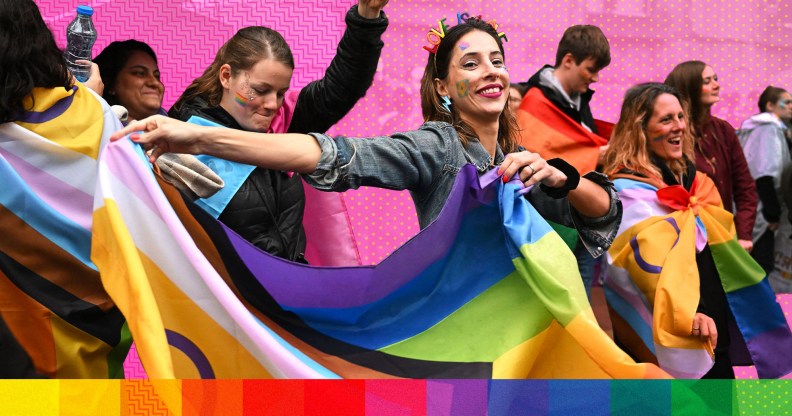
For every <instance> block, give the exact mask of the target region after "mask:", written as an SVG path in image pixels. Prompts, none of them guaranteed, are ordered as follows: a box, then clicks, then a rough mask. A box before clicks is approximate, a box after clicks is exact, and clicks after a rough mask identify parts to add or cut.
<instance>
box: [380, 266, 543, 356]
mask: <svg viewBox="0 0 792 416" xmlns="http://www.w3.org/2000/svg"><path fill="white" fill-rule="evenodd" d="M551 321H552V317H551V316H550V314H549V313H548V312H547V310H546V309H545V308H544V307H543V306H542V304H541V302H539V299H538V298H537V297H536V296H535V295H534V294H533V293H532V292H531V291H530V289H529V288H528V286H526V284H525V282H524V281H523V279H522V278H521V277H520V276H519V275H518V274H517V273H516V272H514V273H511V274H509V275H508V276H506V277H505V278H504V279H503V280H501V281H500V282H498V283H496V284H494V285H493V286H492V287H490V288H489V289H487V290H486V291H484V292H482V293H481V294H480V295H479V296H477V297H475V298H474V299H472V300H471V301H470V302H468V303H467V304H465V305H464V306H462V307H461V308H459V309H458V310H457V311H455V312H454V313H452V314H451V315H449V316H448V317H446V318H445V319H443V320H442V321H440V322H438V323H437V324H436V325H434V326H433V327H431V328H429V329H427V330H426V331H424V332H422V333H420V334H418V335H416V336H414V337H412V338H409V339H406V340H404V341H401V342H398V343H396V344H393V345H390V346H387V347H385V348H381V349H380V351H383V352H386V353H388V354H393V355H396V356H400V357H408V358H416V359H427V358H428V357H430V356H431V357H432V359H433V360H439V361H453V362H487V361H494V360H495V359H497V358H498V357H500V356H501V355H502V354H504V353H505V352H507V351H509V350H511V349H512V348H513V347H515V346H517V345H519V344H521V343H522V342H524V341H526V340H529V339H531V338H533V337H534V336H536V335H537V334H538V333H540V332H541V331H544V330H545V329H547V327H548V326H549V325H550V322H551ZM515 322H520V325H519V326H517V325H515ZM472 333H475V334H477V340H478V342H477V343H476V344H475V345H474V344H471V343H470V340H469V337H470V334H472ZM452 344H470V346H471V347H470V348H469V349H467V350H465V351H458V352H456V353H454V351H450V350H449V349H448V345H452Z"/></svg>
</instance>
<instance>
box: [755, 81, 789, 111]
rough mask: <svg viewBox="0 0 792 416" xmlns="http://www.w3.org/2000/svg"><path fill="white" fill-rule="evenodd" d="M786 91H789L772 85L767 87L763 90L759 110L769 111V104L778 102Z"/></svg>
mask: <svg viewBox="0 0 792 416" xmlns="http://www.w3.org/2000/svg"><path fill="white" fill-rule="evenodd" d="M785 92H787V91H786V90H785V89H783V88H778V87H774V86H772V85H769V86H768V87H767V88H765V89H764V91H762V95H760V96H759V112H760V113H764V112H766V111H768V110H767V104H770V103H777V102H778V100H780V99H781V96H782V95H784V93H785Z"/></svg>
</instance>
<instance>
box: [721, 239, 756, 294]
mask: <svg viewBox="0 0 792 416" xmlns="http://www.w3.org/2000/svg"><path fill="white" fill-rule="evenodd" d="M710 250H712V258H713V259H715V267H717V269H718V274H720V276H721V281H723V289H724V290H725V291H726V293H730V292H734V291H735V290H740V289H742V288H744V287H748V286H752V285H755V284H757V283H759V282H761V281H762V279H764V278H765V272H764V270H762V267H761V266H759V264H757V263H756V261H754V259H753V258H752V257H751V255H750V254H748V252H747V251H745V250H744V249H743V248H742V246H740V244H739V243H738V242H737V240H729V241H727V242H725V243H723V244H713V245H710Z"/></svg>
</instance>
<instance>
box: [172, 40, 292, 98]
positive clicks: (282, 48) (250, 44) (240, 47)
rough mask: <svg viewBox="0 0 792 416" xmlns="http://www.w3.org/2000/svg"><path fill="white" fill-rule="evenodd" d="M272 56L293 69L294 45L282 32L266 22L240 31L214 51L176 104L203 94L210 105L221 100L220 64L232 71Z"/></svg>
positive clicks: (236, 72)
mask: <svg viewBox="0 0 792 416" xmlns="http://www.w3.org/2000/svg"><path fill="white" fill-rule="evenodd" d="M268 58H272V59H274V60H276V61H278V62H280V63H282V64H284V65H286V66H287V67H289V68H291V69H294V57H293V56H292V53H291V49H290V48H289V45H288V44H287V43H286V40H285V39H283V36H281V34H280V33H278V32H276V31H274V30H272V29H270V28H267V27H263V26H249V27H245V28H242V29H239V31H238V32H237V33H236V34H235V35H234V36H233V37H232V38H231V39H229V40H228V42H226V43H225V44H224V45H223V46H222V47H221V48H220V50H219V51H217V55H215V59H214V61H213V62H212V64H211V65H209V67H208V68H206V70H205V71H204V73H203V75H201V76H200V77H198V78H196V79H195V80H194V81H193V82H192V83H191V84H190V86H189V87H187V89H186V90H185V91H184V93H183V94H182V95H181V97H179V99H178V100H177V101H176V103H175V104H174V105H173V109H175V110H176V111H179V108H180V107H181V106H182V104H184V103H185V102H187V101H189V100H190V99H192V98H194V97H198V96H201V97H203V98H204V99H205V100H206V102H207V103H209V105H211V106H217V105H219V104H220V99H221V98H222V97H223V86H222V85H221V84H220V79H219V75H218V74H219V73H220V67H222V66H223V65H225V64H228V65H229V66H231V73H232V74H233V75H237V74H239V72H240V71H247V70H249V69H250V68H252V67H253V66H254V65H256V63H258V62H259V61H261V60H262V59H268Z"/></svg>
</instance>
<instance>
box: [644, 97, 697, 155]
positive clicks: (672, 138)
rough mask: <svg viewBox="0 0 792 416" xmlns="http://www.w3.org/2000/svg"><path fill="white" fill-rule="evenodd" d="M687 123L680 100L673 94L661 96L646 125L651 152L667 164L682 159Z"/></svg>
mask: <svg viewBox="0 0 792 416" xmlns="http://www.w3.org/2000/svg"><path fill="white" fill-rule="evenodd" d="M686 122H687V121H686V119H685V112H684V110H683V109H682V105H681V104H680V103H679V100H678V99H677V98H676V97H674V96H673V95H671V94H661V95H659V96H658V97H657V99H656V100H655V103H654V111H653V112H652V116H651V117H650V118H649V121H648V122H647V123H646V132H645V133H646V139H647V141H648V145H649V151H651V152H652V153H653V154H654V155H656V156H657V157H659V158H660V159H663V160H664V161H666V162H668V161H671V160H679V159H681V158H682V155H683V151H682V138H683V136H682V133H683V132H684V131H685V127H686Z"/></svg>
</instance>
